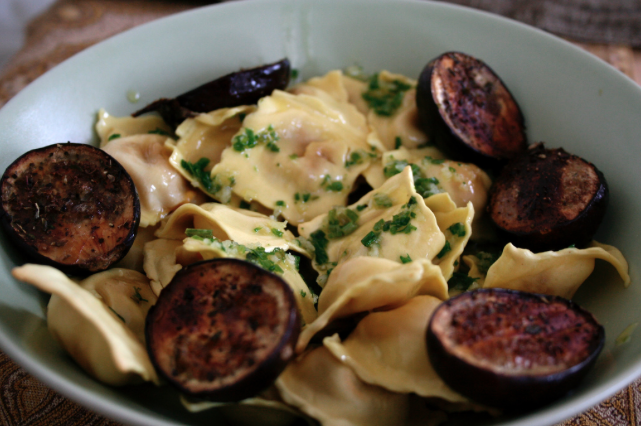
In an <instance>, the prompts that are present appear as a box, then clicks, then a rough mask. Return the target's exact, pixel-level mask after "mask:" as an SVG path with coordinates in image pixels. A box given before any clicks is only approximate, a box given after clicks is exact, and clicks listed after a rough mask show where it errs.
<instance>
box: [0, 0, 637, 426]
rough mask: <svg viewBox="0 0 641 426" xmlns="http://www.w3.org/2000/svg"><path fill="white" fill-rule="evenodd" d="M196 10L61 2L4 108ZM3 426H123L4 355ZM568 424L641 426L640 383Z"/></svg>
mask: <svg viewBox="0 0 641 426" xmlns="http://www.w3.org/2000/svg"><path fill="white" fill-rule="evenodd" d="M196 3H198V2H197V1H194V2H191V3H189V2H160V1H150V0H129V1H125V0H100V1H98V0H82V1H80V0H59V1H58V2H57V4H56V5H55V6H54V7H53V8H52V9H51V10H50V11H49V12H48V13H47V14H45V15H43V16H42V17H40V18H38V19H36V20H35V21H34V22H33V23H32V25H31V27H30V29H29V33H28V37H27V45H26V47H25V48H24V49H23V50H22V51H21V52H20V53H19V54H18V55H17V56H16V58H14V60H13V61H12V62H11V63H10V64H9V65H8V67H7V68H6V70H5V72H4V73H3V74H1V75H0V107H2V105H3V104H4V103H5V102H6V101H8V100H9V99H10V98H11V97H12V96H13V95H15V94H16V93H17V92H18V91H20V90H21V89H22V88H23V87H24V86H26V85H27V84H28V83H29V82H31V81H32V80H34V79H35V78H36V77H38V76H39V75H41V74H42V73H44V72H46V71H47V70H48V69H50V68H52V67H53V66H55V65H56V64H58V63H59V62H61V61H62V60H64V59H66V58H68V57H69V56H72V55H73V54H75V53H77V52H79V51H80V50H82V49H84V48H86V47H88V46H90V45H92V44H94V43H96V42H98V41H100V40H103V39H105V38H107V37H109V36H111V35H114V34H116V33H118V32H121V31H123V30H125V29H128V28H130V27H133V26H135V25H139V24H142V23H144V22H148V21H151V20H153V19H157V18H159V17H162V16H166V15H169V14H171V13H175V12H179V11H182V10H186V9H189V8H191V7H194V6H195V5H197V4H196ZM575 44H577V45H579V46H581V47H582V48H584V49H585V50H587V51H589V52H591V53H592V54H594V55H596V56H597V57H599V58H601V59H603V60H604V61H606V62H608V63H610V64H612V65H613V66H614V67H616V68H617V69H619V70H620V71H621V72H622V73H624V74H625V75H627V76H628V77H630V78H631V79H633V80H635V81H636V82H637V83H639V84H641V50H633V49H631V48H630V47H627V46H621V45H597V44H585V43H576V42H575ZM0 424H2V425H12V426H13V425H20V426H23V425H25V426H27V425H29V426H40V425H41V426H49V425H69V426H86V425H109V426H117V425H119V423H116V422H113V421H111V420H109V419H106V418H104V417H102V416H100V415H97V414H94V413H92V412H91V411H89V410H87V409H85V408H83V407H81V406H79V405H78V404H76V403H75V402H73V401H70V400H68V399H66V398H64V397H63V396H61V395H59V394H58V393H56V392H54V391H52V390H51V389H49V388H48V387H46V386H45V385H43V384H42V383H40V382H39V381H38V380H37V379H35V378H34V377H32V376H31V375H29V374H28V373H26V372H25V371H24V370H23V369H22V368H20V367H19V366H18V365H17V364H15V363H14V362H13V361H12V360H10V359H9V358H8V357H7V356H6V355H5V354H4V353H2V352H1V351H0ZM562 425H563V426H570V425H572V426H577V425H581V426H601V425H609V426H637V425H641V379H640V380H637V381H636V382H635V383H634V384H632V385H631V386H629V387H628V388H626V389H623V390H621V391H620V392H618V393H617V394H616V395H614V396H613V397H612V398H610V399H608V400H607V401H604V402H603V403H601V404H599V405H597V406H595V407H594V408H592V409H590V410H588V411H586V412H585V413H582V414H580V415H578V416H576V417H574V418H572V419H569V420H567V421H566V422H564V423H562Z"/></svg>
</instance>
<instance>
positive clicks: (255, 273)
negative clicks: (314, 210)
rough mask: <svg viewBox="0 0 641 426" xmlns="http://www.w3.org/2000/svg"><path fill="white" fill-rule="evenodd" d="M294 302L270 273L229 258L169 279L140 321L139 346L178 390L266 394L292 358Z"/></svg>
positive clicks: (214, 396) (217, 395)
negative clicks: (142, 325)
mask: <svg viewBox="0 0 641 426" xmlns="http://www.w3.org/2000/svg"><path fill="white" fill-rule="evenodd" d="M299 332H300V318H299V314H298V308H297V306H296V300H295V298H294V295H293V294H292V291H291V289H290V288H289V286H288V285H287V284H286V283H285V282H284V281H283V280H282V279H281V278H280V277H278V276H277V275H274V274H272V273H270V272H267V271H266V270H264V269H262V268H260V267H258V266H255V265H253V264H251V263H249V262H246V261H242V260H237V259H214V260H208V261H204V262H199V263H194V264H192V265H189V266H187V267H186V268H184V269H182V270H181V271H180V272H178V273H177V274H176V276H175V277H174V279H173V280H172V281H171V283H170V284H169V285H168V286H167V287H165V288H164V289H163V291H162V293H160V296H159V298H158V301H157V303H156V304H155V305H154V306H153V307H152V308H151V310H150V311H149V314H148V316H147V323H146V328H145V333H146V336H147V349H148V352H149V356H150V357H151V360H152V362H153V363H154V365H155V366H156V368H157V370H158V372H159V373H160V374H161V375H162V376H164V377H165V379H166V380H167V381H168V382H169V383H170V384H172V385H173V386H175V387H176V388H178V389H179V390H180V391H181V392H183V393H185V394H187V395H191V396H194V397H199V398H204V399H209V400H213V401H221V402H229V401H239V400H242V399H245V398H248V397H250V396H253V395H256V394H257V393H259V392H260V391H262V390H264V389H266V388H267V387H268V386H269V385H271V384H272V382H273V381H274V380H275V379H276V377H278V375H279V374H280V373H281V371H282V370H283V369H284V368H285V366H286V365H287V363H288V362H289V360H290V359H291V358H292V357H293V356H294V346H295V345H296V341H297V339H298V334H299Z"/></svg>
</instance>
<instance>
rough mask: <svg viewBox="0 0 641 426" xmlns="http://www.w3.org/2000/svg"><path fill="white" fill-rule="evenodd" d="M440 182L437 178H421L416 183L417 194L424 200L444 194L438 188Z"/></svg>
mask: <svg viewBox="0 0 641 426" xmlns="http://www.w3.org/2000/svg"><path fill="white" fill-rule="evenodd" d="M438 184H439V181H438V179H436V178H435V177H430V178H425V177H421V178H418V179H416V180H415V181H414V188H415V189H416V192H418V193H419V194H420V196H421V197H423V198H428V197H431V196H432V195H435V194H440V193H441V192H443V191H442V190H441V188H439V186H438Z"/></svg>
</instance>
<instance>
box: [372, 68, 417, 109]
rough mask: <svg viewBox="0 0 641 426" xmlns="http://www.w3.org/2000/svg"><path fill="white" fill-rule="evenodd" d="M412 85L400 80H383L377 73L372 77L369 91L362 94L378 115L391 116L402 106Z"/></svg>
mask: <svg viewBox="0 0 641 426" xmlns="http://www.w3.org/2000/svg"><path fill="white" fill-rule="evenodd" d="M411 87H412V86H410V85H409V84H406V83H404V82H402V81H400V80H394V81H392V82H386V81H381V80H380V79H379V78H378V73H377V74H374V75H372V77H370V79H369V84H368V86H367V91H366V92H365V93H363V94H362V95H361V96H362V97H363V99H365V101H366V102H367V104H368V105H369V107H370V108H371V109H372V110H374V113H376V115H380V116H384V117H390V116H392V115H394V113H395V112H396V110H397V109H398V108H399V107H400V106H401V104H402V103H403V96H405V92H407V91H408V90H409V89H411Z"/></svg>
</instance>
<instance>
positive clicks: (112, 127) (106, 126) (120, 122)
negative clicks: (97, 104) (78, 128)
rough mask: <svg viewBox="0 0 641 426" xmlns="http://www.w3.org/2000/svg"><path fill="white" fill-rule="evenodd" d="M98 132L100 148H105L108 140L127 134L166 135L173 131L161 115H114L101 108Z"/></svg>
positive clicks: (97, 123)
mask: <svg viewBox="0 0 641 426" xmlns="http://www.w3.org/2000/svg"><path fill="white" fill-rule="evenodd" d="M96 133H98V137H99V138H100V148H104V146H105V145H106V144H107V143H108V142H110V141H112V140H115V139H119V138H124V137H127V136H133V135H147V134H158V135H161V136H165V137H166V136H168V135H171V134H172V133H173V132H172V130H171V127H169V125H168V124H167V123H165V121H164V120H163V119H162V118H161V117H160V116H157V115H146V116H144V117H135V118H134V117H114V116H113V115H111V114H109V113H108V112H107V111H105V110H104V109H102V108H101V109H100V111H98V121H97V122H96Z"/></svg>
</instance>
